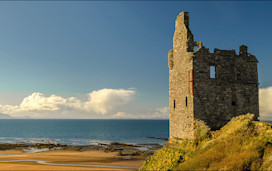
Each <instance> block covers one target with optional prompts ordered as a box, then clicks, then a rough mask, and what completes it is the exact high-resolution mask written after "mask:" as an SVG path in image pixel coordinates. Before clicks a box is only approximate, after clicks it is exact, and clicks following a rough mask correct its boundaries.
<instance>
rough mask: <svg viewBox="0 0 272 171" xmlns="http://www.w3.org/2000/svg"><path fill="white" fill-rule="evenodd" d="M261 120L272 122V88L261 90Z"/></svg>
mask: <svg viewBox="0 0 272 171" xmlns="http://www.w3.org/2000/svg"><path fill="white" fill-rule="evenodd" d="M259 104H260V118H259V119H260V120H272V86H271V87H267V88H261V89H260V90H259Z"/></svg>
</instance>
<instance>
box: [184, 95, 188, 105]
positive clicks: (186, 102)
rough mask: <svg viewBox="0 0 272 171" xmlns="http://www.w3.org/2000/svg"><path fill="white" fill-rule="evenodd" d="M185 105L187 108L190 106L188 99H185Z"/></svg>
mask: <svg viewBox="0 0 272 171" xmlns="http://www.w3.org/2000/svg"><path fill="white" fill-rule="evenodd" d="M185 104H186V106H188V99H187V97H186V99H185Z"/></svg>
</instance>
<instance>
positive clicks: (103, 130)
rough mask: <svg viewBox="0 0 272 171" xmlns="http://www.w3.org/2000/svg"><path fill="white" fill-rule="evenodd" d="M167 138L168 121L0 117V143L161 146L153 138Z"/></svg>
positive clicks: (160, 141)
mask: <svg viewBox="0 0 272 171" xmlns="http://www.w3.org/2000/svg"><path fill="white" fill-rule="evenodd" d="M150 137H155V138H150ZM168 137H169V120H116V119H112V120H111V119H101V120H100V119H0V143H12V144H15V143H16V144H19V143H22V144H26V143H29V144H31V143H53V144H66V145H97V144H99V143H106V144H109V143H111V142H121V143H131V144H160V145H163V144H164V143H165V142H166V141H164V140H161V139H156V138H166V139H167V138H168Z"/></svg>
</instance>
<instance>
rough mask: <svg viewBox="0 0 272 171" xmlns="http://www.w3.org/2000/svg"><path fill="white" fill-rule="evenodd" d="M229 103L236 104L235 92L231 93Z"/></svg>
mask: <svg viewBox="0 0 272 171" xmlns="http://www.w3.org/2000/svg"><path fill="white" fill-rule="evenodd" d="M231 105H232V106H236V105H237V98H236V95H235V94H233V95H232V97H231Z"/></svg>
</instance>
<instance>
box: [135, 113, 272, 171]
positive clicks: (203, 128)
mask: <svg viewBox="0 0 272 171" xmlns="http://www.w3.org/2000/svg"><path fill="white" fill-rule="evenodd" d="M195 129H196V138H195V139H194V140H180V139H176V140H175V139H172V140H171V141H169V142H167V143H166V144H165V145H164V147H163V148H162V149H160V150H158V151H157V152H156V153H155V154H154V155H152V156H150V157H148V158H147V159H146V160H145V163H144V165H143V166H142V167H141V168H140V170H272V125H271V124H269V123H266V122H259V121H254V114H246V115H241V116H238V117H235V118H233V119H232V120H231V121H230V122H229V123H228V124H226V125H225V126H224V127H222V128H221V129H220V130H217V131H211V129H210V128H209V127H208V126H207V125H205V124H204V122H201V121H195Z"/></svg>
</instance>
